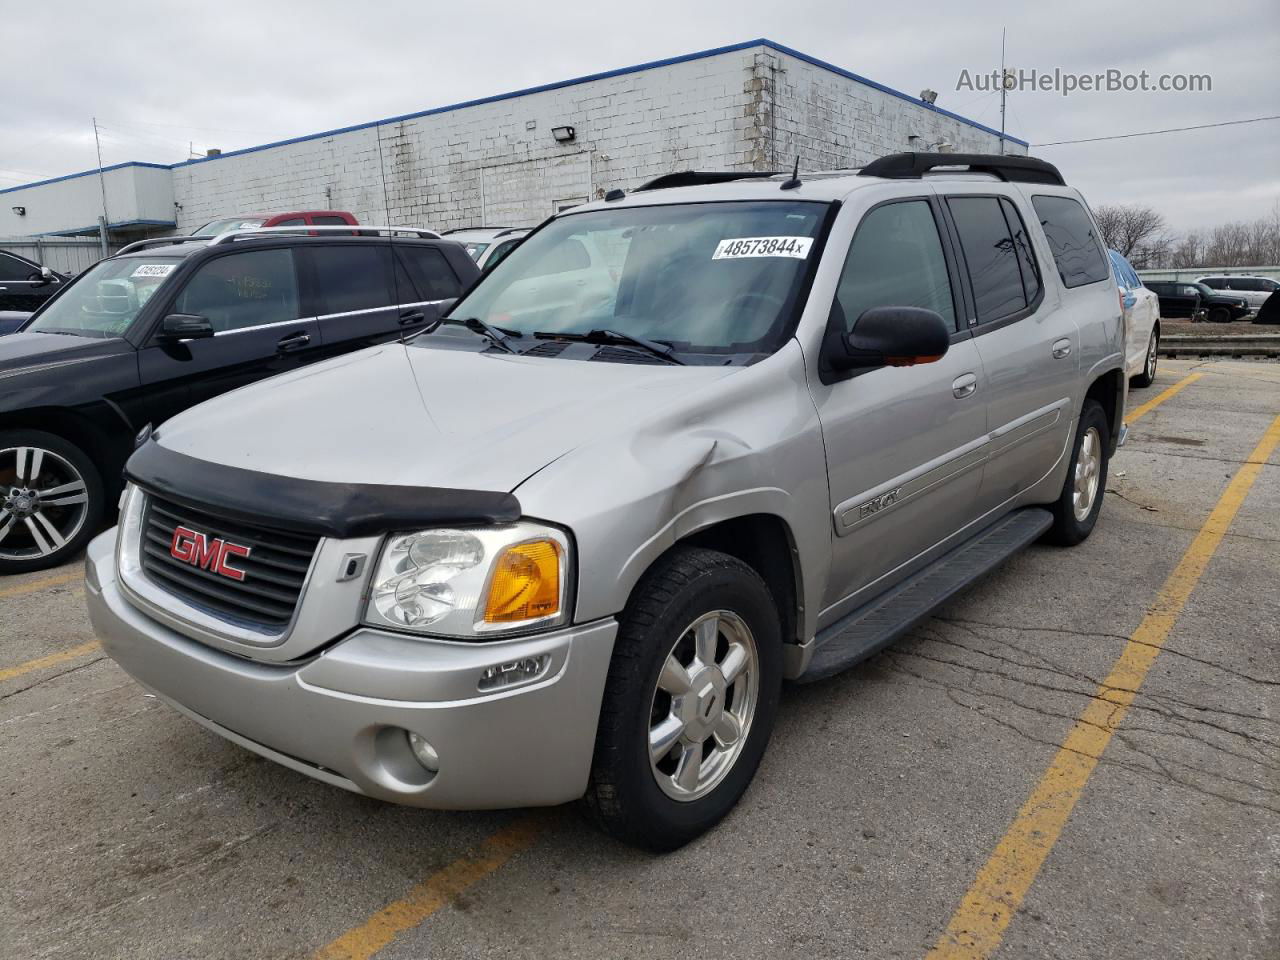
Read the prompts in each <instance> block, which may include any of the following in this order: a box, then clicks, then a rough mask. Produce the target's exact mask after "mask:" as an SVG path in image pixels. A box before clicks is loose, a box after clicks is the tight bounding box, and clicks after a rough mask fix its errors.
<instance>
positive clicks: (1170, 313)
mask: <svg viewBox="0 0 1280 960" xmlns="http://www.w3.org/2000/svg"><path fill="white" fill-rule="evenodd" d="M1143 284H1144V285H1145V286H1146V287H1147V289H1148V290H1151V291H1153V292H1154V293H1155V294H1156V296H1158V297H1159V298H1160V316H1162V317H1190V318H1191V319H1192V320H1199V319H1201V318H1203V319H1205V320H1208V321H1209V322H1210V323H1230V322H1231V321H1232V320H1236V319H1238V318H1240V317H1243V316H1245V315H1246V314H1247V313H1248V312H1249V304H1248V302H1246V301H1245V299H1244V298H1243V297H1237V296H1233V295H1231V294H1229V293H1219V292H1218V291H1216V290H1212V289H1210V288H1209V287H1207V286H1205V285H1204V284H1203V283H1192V282H1191V281H1188V280H1144V281H1143Z"/></svg>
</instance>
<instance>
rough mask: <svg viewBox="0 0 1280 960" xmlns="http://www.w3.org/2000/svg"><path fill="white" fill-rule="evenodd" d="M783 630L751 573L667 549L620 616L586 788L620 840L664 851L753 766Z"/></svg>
mask: <svg viewBox="0 0 1280 960" xmlns="http://www.w3.org/2000/svg"><path fill="white" fill-rule="evenodd" d="M781 685H782V638H781V630H780V627H779V620H778V611H777V608H776V607H775V606H774V601H773V597H772V595H771V594H770V592H769V589H768V587H766V586H765V584H764V582H763V581H762V580H761V579H760V577H759V575H758V574H757V573H756V572H755V571H754V570H752V569H751V568H750V567H749V566H747V565H746V564H744V563H742V562H741V561H740V560H737V559H735V558H734V557H731V556H729V555H727V554H724V553H720V552H718V551H714V550H705V549H702V548H697V547H677V548H676V549H674V550H672V551H671V552H670V553H669V554H668V555H667V556H666V557H664V558H663V559H662V560H660V561H659V562H658V564H657V565H655V567H654V568H653V569H652V570H650V571H649V572H648V573H647V574H645V576H644V578H643V579H642V580H641V581H640V583H639V584H638V585H637V586H636V589H635V591H634V593H633V595H632V597H631V600H630V601H629V602H628V604H627V608H626V610H625V611H624V612H623V614H622V617H621V626H620V628H619V631H618V639H617V642H616V644H615V645H614V652H613V661H612V663H611V664H610V668H609V676H608V681H607V683H606V685H605V693H604V702H603V706H602V707H601V711H600V724H599V727H598V729H597V732H596V748H595V756H594V759H593V761H592V768H591V778H590V783H589V785H588V787H587V793H586V796H585V798H584V800H585V803H586V806H587V809H588V811H589V812H590V814H591V815H592V817H593V818H594V819H595V821H596V822H597V823H598V824H599V825H600V827H601V828H602V829H604V830H605V831H606V832H607V833H609V834H611V835H613V836H614V837H616V838H618V839H619V840H622V841H623V842H625V843H629V844H633V845H635V846H638V847H643V848H645V849H648V850H654V851H658V852H665V851H668V850H674V849H676V848H677V847H681V846H683V845H684V844H686V843H688V842H689V841H690V840H693V839H694V838H695V837H697V836H699V835H700V834H702V833H704V832H706V831H707V830H709V829H710V828H711V827H713V826H715V824H716V823H718V822H719V821H720V819H721V818H723V817H724V816H725V814H727V813H728V812H729V811H730V810H731V809H732V808H733V806H734V805H735V804H736V803H737V802H738V799H739V798H740V797H741V796H742V794H743V792H745V790H746V789H747V786H748V784H750V782H751V779H752V777H754V776H755V772H756V768H757V767H758V766H759V764H760V758H761V757H762V756H763V755H764V751H765V747H766V746H767V745H768V742H769V736H770V734H771V733H772V732H773V724H774V719H775V717H776V715H777V710H778V698H779V695H780V691H781Z"/></svg>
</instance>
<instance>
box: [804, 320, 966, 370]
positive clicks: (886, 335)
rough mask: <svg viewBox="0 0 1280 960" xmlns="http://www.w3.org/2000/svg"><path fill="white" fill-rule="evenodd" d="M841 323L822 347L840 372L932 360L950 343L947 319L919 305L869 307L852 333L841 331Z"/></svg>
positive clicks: (830, 364) (829, 360) (944, 350)
mask: <svg viewBox="0 0 1280 960" xmlns="http://www.w3.org/2000/svg"><path fill="white" fill-rule="evenodd" d="M837 309H838V305H837ZM840 319H841V320H843V314H841V317H840ZM843 326H844V324H843V323H841V324H840V326H839V327H837V330H840V331H841V332H839V333H838V334H836V335H835V336H831V337H830V338H829V340H828V346H829V349H828V350H826V351H825V352H826V354H827V356H826V358H825V359H826V361H827V364H828V365H829V366H830V368H831V369H832V370H837V371H841V372H844V371H850V370H864V369H871V368H875V367H911V366H915V365H916V364H918V363H934V362H935V361H937V360H941V359H942V357H943V355H944V354H945V353H946V352H947V350H948V348H949V347H950V346H951V333H952V331H951V328H950V327H948V326H947V322H946V321H945V320H943V319H942V317H941V316H940V315H939V314H937V313H935V312H934V311H932V310H924V309H922V308H920V307H872V308H871V309H870V310H867V311H866V312H865V313H863V314H862V315H861V316H860V317H858V322H857V323H855V324H854V325H853V332H852V333H844V332H843V330H842V328H843Z"/></svg>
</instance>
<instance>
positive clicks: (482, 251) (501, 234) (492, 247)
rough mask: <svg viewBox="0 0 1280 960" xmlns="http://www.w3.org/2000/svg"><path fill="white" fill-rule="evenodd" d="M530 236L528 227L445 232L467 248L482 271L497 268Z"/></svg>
mask: <svg viewBox="0 0 1280 960" xmlns="http://www.w3.org/2000/svg"><path fill="white" fill-rule="evenodd" d="M528 234H529V228H528V227H465V228H462V229H458V230H446V231H445V232H444V236H446V237H448V238H449V239H450V240H456V241H457V242H458V243H460V244H462V245H463V246H464V247H466V248H467V253H469V254H471V259H473V260H475V262H476V264H477V265H478V266H479V267H480V269H481V270H491V269H493V268H494V267H496V266H497V265H498V264H499V263H500V262H501V261H502V259H503V258H504V257H506V255H507V254H509V253H510V252H511V251H512V250H514V249H515V248H516V245H517V244H518V243H519V242H520V241H521V240H523V239H524V238H525V237H526V236H528Z"/></svg>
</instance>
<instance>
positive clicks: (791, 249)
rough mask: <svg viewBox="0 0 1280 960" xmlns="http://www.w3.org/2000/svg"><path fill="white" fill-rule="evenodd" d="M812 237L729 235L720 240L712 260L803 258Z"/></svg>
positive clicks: (807, 252)
mask: <svg viewBox="0 0 1280 960" xmlns="http://www.w3.org/2000/svg"><path fill="white" fill-rule="evenodd" d="M812 245H813V238H812V237H730V238H729V239H727V240H721V241H720V244H719V246H717V247H716V252H715V253H713V254H712V255H711V259H712V260H739V259H742V258H743V257H791V258H792V259H795V260H803V259H804V258H805V257H807V256H809V247H811V246H812Z"/></svg>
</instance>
